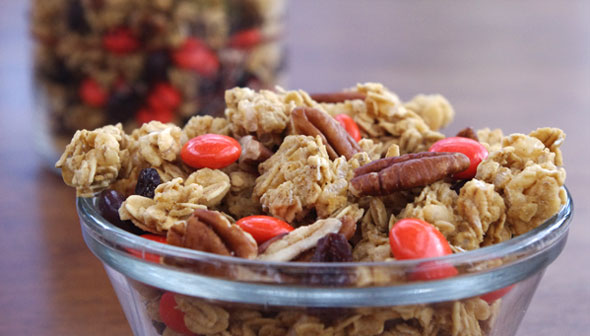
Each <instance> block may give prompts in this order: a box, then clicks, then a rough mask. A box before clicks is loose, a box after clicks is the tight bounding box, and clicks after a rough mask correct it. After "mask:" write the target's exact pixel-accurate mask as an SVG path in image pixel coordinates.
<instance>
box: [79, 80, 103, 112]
mask: <svg viewBox="0 0 590 336" xmlns="http://www.w3.org/2000/svg"><path fill="white" fill-rule="evenodd" d="M78 94H79V95H80V99H82V101H83V102H84V103H86V104H88V105H90V106H92V107H102V106H104V104H105V103H106V102H107V96H108V95H107V92H106V91H105V89H103V88H102V87H101V86H100V84H98V83H97V82H96V81H95V80H94V79H92V78H86V79H85V80H83V81H82V83H80V89H79V91H78Z"/></svg>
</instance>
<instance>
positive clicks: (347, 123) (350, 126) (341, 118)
mask: <svg viewBox="0 0 590 336" xmlns="http://www.w3.org/2000/svg"><path fill="white" fill-rule="evenodd" d="M334 119H336V120H338V122H339V123H340V125H342V127H344V129H345V130H346V132H348V134H350V136H351V137H352V138H353V139H354V140H355V141H356V142H359V141H360V140H361V131H360V130H359V127H358V125H357V124H356V123H355V122H354V120H353V119H352V118H351V117H349V116H348V115H346V114H337V115H335V116H334Z"/></svg>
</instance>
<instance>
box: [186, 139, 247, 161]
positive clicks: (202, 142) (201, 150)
mask: <svg viewBox="0 0 590 336" xmlns="http://www.w3.org/2000/svg"><path fill="white" fill-rule="evenodd" d="M241 152H242V147H241V146H240V143H239V142H238V141H236V139H234V138H231V137H228V136H225V135H220V134H204V135H199V136H198V137H194V138H192V139H190V140H189V141H188V142H187V143H186V144H184V146H183V147H182V150H181V151H180V157H181V158H182V161H184V163H186V164H187V165H189V166H191V167H193V168H211V169H219V168H224V167H227V166H229V165H230V164H232V163H234V162H235V161H236V160H237V159H238V158H239V157H240V154H241Z"/></svg>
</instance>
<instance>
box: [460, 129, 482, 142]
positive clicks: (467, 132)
mask: <svg viewBox="0 0 590 336" xmlns="http://www.w3.org/2000/svg"><path fill="white" fill-rule="evenodd" d="M456 136H458V137H461V138H469V139H471V140H475V141H479V139H478V138H477V133H475V131H474V130H473V128H471V127H465V128H464V129H462V130H460V131H459V132H458V133H457V135H456Z"/></svg>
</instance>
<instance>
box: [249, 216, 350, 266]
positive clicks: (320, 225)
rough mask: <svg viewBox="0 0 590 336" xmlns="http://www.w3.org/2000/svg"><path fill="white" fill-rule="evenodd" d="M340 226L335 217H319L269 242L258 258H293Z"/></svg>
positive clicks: (277, 259)
mask: <svg viewBox="0 0 590 336" xmlns="http://www.w3.org/2000/svg"><path fill="white" fill-rule="evenodd" d="M341 227H342V223H341V222H340V221H339V220H338V219H335V218H328V219H320V220H318V221H316V222H315V223H313V224H311V225H306V226H301V227H298V228H297V229H295V230H293V231H291V232H289V233H288V234H286V235H285V236H283V237H282V238H281V239H278V240H276V241H274V242H273V243H272V244H270V245H269V246H268V247H267V248H266V250H265V251H264V253H262V254H260V255H259V256H258V259H260V260H268V261H289V260H293V259H294V258H296V257H297V256H299V255H300V254H301V253H303V252H305V251H307V250H309V249H311V248H313V247H314V246H316V244H317V242H318V240H320V239H321V238H323V237H324V236H325V235H327V234H328V233H336V232H338V231H339V230H340V228H341Z"/></svg>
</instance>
